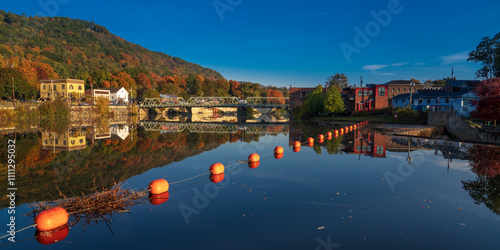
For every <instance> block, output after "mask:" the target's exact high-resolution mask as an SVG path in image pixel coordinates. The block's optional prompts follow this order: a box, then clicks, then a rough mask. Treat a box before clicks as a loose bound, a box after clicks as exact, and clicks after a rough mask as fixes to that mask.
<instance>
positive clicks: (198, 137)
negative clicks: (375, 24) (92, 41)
mask: <svg viewBox="0 0 500 250" xmlns="http://www.w3.org/2000/svg"><path fill="white" fill-rule="evenodd" d="M340 126H341V125H319V124H301V123H299V124H296V123H294V124H288V123H283V124H267V125H262V124H239V125H220V124H219V125H213V124H183V123H161V124H144V123H143V124H142V125H141V124H134V125H127V124H114V125H107V126H100V128H97V127H94V126H89V127H73V128H72V129H70V130H67V131H59V132H49V131H34V132H29V133H16V134H13V133H10V134H5V135H4V136H3V137H2V140H1V144H2V145H1V146H2V148H1V150H0V152H1V153H2V158H3V160H2V162H1V163H0V164H1V166H2V172H3V173H6V172H7V171H6V170H7V160H5V159H7V157H6V155H7V148H8V146H7V145H8V140H9V139H11V140H12V139H15V140H16V150H17V152H16V154H17V158H16V163H17V169H16V187H17V191H16V208H15V223H16V230H18V229H21V228H23V227H26V226H29V225H32V224H33V223H34V219H33V215H32V214H30V212H31V211H32V205H34V204H36V203H38V202H51V201H53V200H56V199H60V198H61V197H62V196H61V195H62V194H63V195H65V196H67V197H76V196H80V195H82V194H90V193H92V190H95V189H99V188H103V187H104V188H112V187H113V186H114V185H115V184H117V183H121V182H122V186H123V187H124V188H128V189H133V190H138V191H141V190H144V189H145V188H146V187H147V186H148V183H150V182H151V181H153V180H155V179H159V178H164V179H166V180H167V181H168V182H170V183H171V185H170V189H169V196H168V200H166V201H165V200H162V201H164V202H163V203H161V204H158V205H153V204H151V203H150V201H149V200H148V199H147V197H145V198H143V199H138V200H135V202H137V204H135V205H132V206H130V207H128V208H127V209H125V210H124V211H121V212H117V213H114V214H113V215H111V216H110V215H106V216H104V217H102V218H101V219H97V220H90V221H82V220H80V221H79V222H78V223H71V222H72V221H74V219H75V218H74V217H71V216H70V224H71V225H70V227H69V230H67V231H65V232H64V233H62V236H61V235H59V236H57V237H60V238H58V240H60V242H55V243H52V244H49V245H46V246H44V245H42V244H41V243H40V242H42V243H45V244H47V243H51V239H52V238H50V237H49V239H43V238H38V239H36V238H33V237H34V236H35V235H36V232H35V229H34V228H29V229H27V230H24V231H22V232H18V233H17V234H16V237H15V240H16V243H15V244H12V245H8V246H7V248H8V249H34V248H44V249H45V248H47V249H49V248H50V249H66V248H71V249H147V248H160V249H166V248H169V249H337V248H338V249H353V248H358V249H388V248H391V249H396V248H398V249H399V248H404V249H442V248H446V249H452V248H453V249H498V244H499V243H498V240H497V237H498V232H499V230H500V217H499V216H498V215H499V214H500V191H499V190H500V175H499V174H500V167H499V165H500V159H499V153H500V148H499V147H496V146H488V145H474V144H469V143H460V142H450V141H441V140H430V139H417V138H408V137H398V136H392V135H385V134H381V133H378V132H375V131H373V130H372V129H370V126H364V127H362V128H361V129H358V130H355V131H352V132H349V133H347V134H345V135H341V136H338V137H333V138H331V139H328V138H325V140H324V142H322V143H319V142H318V140H317V139H316V138H317V136H318V135H319V134H325V135H326V133H327V132H328V131H333V130H334V129H338V128H340ZM342 126H344V125H342ZM308 137H313V138H315V139H316V140H315V143H314V145H311V146H312V147H308V146H307V145H302V147H301V148H300V151H298V152H294V150H293V148H292V147H291V145H292V143H293V142H294V141H302V142H304V141H306V138H308ZM277 146H282V147H283V148H284V149H285V152H284V155H283V156H282V158H280V157H277V158H280V159H276V157H275V155H274V154H273V150H274V148H275V147H277ZM295 151H297V150H295ZM251 153H258V154H259V155H260V157H261V160H260V162H259V164H258V165H257V164H254V165H251V166H249V165H248V164H247V163H244V162H242V161H245V160H247V157H248V155H249V154H251ZM217 162H220V163H222V164H224V165H225V166H226V171H225V174H224V179H223V180H222V181H221V179H220V177H219V179H214V178H212V179H211V178H210V176H209V175H208V174H206V172H207V171H208V170H209V167H210V165H212V164H214V163H217ZM204 173H205V174H204ZM2 176H7V175H6V174H5V175H4V174H3V175H2ZM192 177H194V178H192ZM4 179H6V177H4ZM217 181H220V182H218V183H214V182H217ZM0 188H1V189H2V190H4V192H5V193H7V194H8V192H7V191H5V190H7V188H8V184H7V181H6V180H5V181H2V184H1V185H0ZM158 203H159V202H158ZM8 207H9V197H7V196H6V195H3V196H2V199H1V208H2V209H1V211H0V218H1V224H2V225H3V226H0V228H2V229H4V230H2V235H4V234H6V233H7V231H8V227H7V226H6V225H7V224H8V223H9V221H10V215H9V214H8V211H9V208H8ZM66 234H67V235H66ZM22 240H25V241H22ZM8 243H10V241H8V240H7V238H3V239H1V242H0V244H2V245H3V244H8Z"/></svg>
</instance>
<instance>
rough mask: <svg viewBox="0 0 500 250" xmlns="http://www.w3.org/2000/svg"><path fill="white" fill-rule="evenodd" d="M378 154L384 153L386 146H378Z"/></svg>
mask: <svg viewBox="0 0 500 250" xmlns="http://www.w3.org/2000/svg"><path fill="white" fill-rule="evenodd" d="M377 154H378V155H383V154H384V146H377Z"/></svg>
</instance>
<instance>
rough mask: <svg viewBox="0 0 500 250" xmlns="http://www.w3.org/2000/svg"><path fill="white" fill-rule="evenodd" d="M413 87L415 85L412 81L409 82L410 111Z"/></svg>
mask: <svg viewBox="0 0 500 250" xmlns="http://www.w3.org/2000/svg"><path fill="white" fill-rule="evenodd" d="M413 86H415V83H414V82H413V80H410V109H411V102H412V97H413Z"/></svg>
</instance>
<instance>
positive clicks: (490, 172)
mask: <svg viewBox="0 0 500 250" xmlns="http://www.w3.org/2000/svg"><path fill="white" fill-rule="evenodd" d="M468 154H469V157H470V167H471V169H472V171H473V172H474V173H476V174H477V177H476V179H475V180H467V181H462V187H463V189H465V190H466V191H467V192H468V193H469V195H470V197H471V198H472V199H473V200H474V203H476V204H481V203H484V205H486V207H488V208H489V209H490V210H491V211H492V212H494V213H495V214H498V215H500V158H499V156H500V147H497V146H487V145H474V146H473V147H471V148H469V149H468Z"/></svg>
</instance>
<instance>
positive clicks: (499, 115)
mask: <svg viewBox="0 0 500 250" xmlns="http://www.w3.org/2000/svg"><path fill="white" fill-rule="evenodd" d="M474 92H475V93H476V95H477V96H478V97H479V100H474V101H472V104H473V105H475V106H476V110H475V111H473V112H471V115H472V117H476V118H479V119H482V120H485V121H495V125H496V121H497V120H500V78H492V79H488V80H484V81H481V83H479V84H478V85H477V87H476V89H475V90H474Z"/></svg>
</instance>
